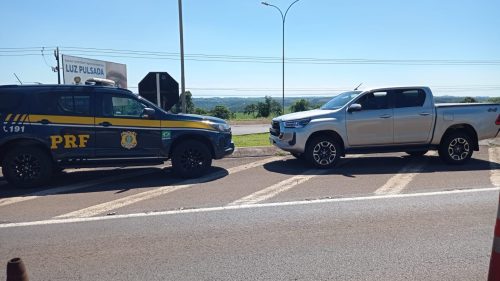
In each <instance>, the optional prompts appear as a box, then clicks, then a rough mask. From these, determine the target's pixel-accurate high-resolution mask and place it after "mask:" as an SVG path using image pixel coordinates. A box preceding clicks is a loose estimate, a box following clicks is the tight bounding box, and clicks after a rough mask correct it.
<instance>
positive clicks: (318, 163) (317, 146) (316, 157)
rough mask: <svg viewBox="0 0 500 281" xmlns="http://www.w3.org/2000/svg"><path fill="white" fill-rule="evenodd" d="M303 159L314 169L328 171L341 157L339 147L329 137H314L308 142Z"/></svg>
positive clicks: (335, 141) (337, 143)
mask: <svg viewBox="0 0 500 281" xmlns="http://www.w3.org/2000/svg"><path fill="white" fill-rule="evenodd" d="M304 154H305V155H304V158H305V159H306V160H307V162H309V163H310V164H311V165H313V166H314V167H316V168H320V169H328V168H332V167H333V166H335V164H336V163H337V161H338V159H339V158H340V155H341V146H340V144H339V142H338V141H337V140H335V139H334V138H332V137H329V136H319V137H315V138H313V139H312V140H310V141H309V142H308V145H307V147H306V151H305V152H304Z"/></svg>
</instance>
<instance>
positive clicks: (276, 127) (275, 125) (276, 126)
mask: <svg viewBox="0 0 500 281" xmlns="http://www.w3.org/2000/svg"><path fill="white" fill-rule="evenodd" d="M269 133H271V135H273V136H279V135H280V122H279V121H273V122H272V123H271V129H269Z"/></svg>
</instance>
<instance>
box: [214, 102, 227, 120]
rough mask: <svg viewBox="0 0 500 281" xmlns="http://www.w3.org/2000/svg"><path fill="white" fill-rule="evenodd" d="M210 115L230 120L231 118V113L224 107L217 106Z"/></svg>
mask: <svg viewBox="0 0 500 281" xmlns="http://www.w3.org/2000/svg"><path fill="white" fill-rule="evenodd" d="M210 115H212V116H214V117H218V118H222V119H226V120H228V119H229V118H231V111H229V109H228V108H227V107H225V106H223V105H216V106H215V107H214V109H212V110H211V111H210Z"/></svg>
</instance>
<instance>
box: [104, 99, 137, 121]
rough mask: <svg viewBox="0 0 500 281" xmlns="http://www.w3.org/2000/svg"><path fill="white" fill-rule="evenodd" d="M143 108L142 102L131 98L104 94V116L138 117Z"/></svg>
mask: <svg viewBox="0 0 500 281" xmlns="http://www.w3.org/2000/svg"><path fill="white" fill-rule="evenodd" d="M144 108H146V106H145V105H144V104H142V103H141V102H139V101H137V100H135V99H132V98H127V97H118V96H111V95H106V96H104V102H103V114H104V115H105V116H115V117H135V118H140V117H141V116H142V114H143V110H144Z"/></svg>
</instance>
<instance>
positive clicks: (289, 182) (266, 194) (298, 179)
mask: <svg viewBox="0 0 500 281" xmlns="http://www.w3.org/2000/svg"><path fill="white" fill-rule="evenodd" d="M326 172H328V170H327V171H325V170H308V171H306V172H305V173H304V174H303V175H298V176H294V177H291V178H289V179H286V180H284V181H281V182H278V183H277V184H273V185H271V186H269V187H267V188H264V189H262V190H259V191H257V192H254V193H252V194H250V195H248V196H245V197H243V198H240V199H238V200H236V201H234V202H232V203H229V204H228V206H234V205H244V204H255V203H258V202H261V201H264V200H267V199H270V198H272V197H274V196H276V195H278V194H280V193H281V192H284V191H287V190H289V189H292V188H293V187H295V186H297V185H299V184H301V183H304V182H306V181H308V180H310V179H312V178H314V177H315V176H317V175H319V174H325V173H326ZM313 173H316V175H314V174H313Z"/></svg>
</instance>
